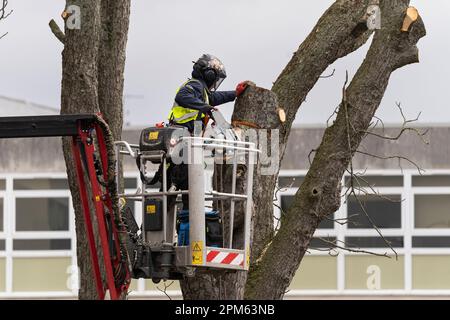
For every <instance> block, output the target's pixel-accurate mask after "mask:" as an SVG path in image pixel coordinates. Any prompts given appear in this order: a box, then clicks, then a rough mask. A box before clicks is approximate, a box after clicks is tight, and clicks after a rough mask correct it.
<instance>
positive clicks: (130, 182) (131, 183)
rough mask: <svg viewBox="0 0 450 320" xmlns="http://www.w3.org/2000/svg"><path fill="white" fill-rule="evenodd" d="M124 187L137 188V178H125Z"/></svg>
mask: <svg viewBox="0 0 450 320" xmlns="http://www.w3.org/2000/svg"><path fill="white" fill-rule="evenodd" d="M124 187H125V189H136V188H137V180H136V178H125V179H124Z"/></svg>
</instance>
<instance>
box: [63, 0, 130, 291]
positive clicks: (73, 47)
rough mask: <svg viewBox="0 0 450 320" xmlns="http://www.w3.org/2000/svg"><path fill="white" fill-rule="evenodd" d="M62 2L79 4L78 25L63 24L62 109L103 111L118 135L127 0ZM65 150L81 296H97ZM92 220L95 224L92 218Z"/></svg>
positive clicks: (69, 157)
mask: <svg viewBox="0 0 450 320" xmlns="http://www.w3.org/2000/svg"><path fill="white" fill-rule="evenodd" d="M66 5H67V6H69V5H77V6H79V7H80V9H81V28H80V29H79V30H78V29H74V30H71V29H69V28H67V26H66V28H65V37H64V50H63V53H62V65H63V74H62V88H61V113H62V114H70V113H97V112H99V111H101V112H102V113H103V115H104V118H105V120H106V121H107V123H108V124H109V126H110V129H111V131H112V133H113V136H114V138H115V139H118V138H120V135H121V131H122V95H123V71H124V65H125V46H126V42H127V32H128V23H129V13H130V11H129V7H130V2H129V0H114V1H112V0H110V1H107V0H103V1H101V0H73V1H66ZM63 151H64V157H65V161H66V168H67V175H68V179H69V186H70V191H71V194H72V200H73V206H74V211H75V226H76V235H77V260H78V266H79V269H80V289H79V298H80V299H96V298H98V297H97V292H96V287H95V281H93V273H92V266H91V257H90V253H89V248H88V242H87V237H86V227H85V223H84V216H83V211H82V207H81V200H80V194H79V190H78V184H77V178H76V172H75V169H74V168H75V166H74V162H73V158H72V149H71V139H63ZM113 198H114V197H113ZM93 220H94V223H95V217H93Z"/></svg>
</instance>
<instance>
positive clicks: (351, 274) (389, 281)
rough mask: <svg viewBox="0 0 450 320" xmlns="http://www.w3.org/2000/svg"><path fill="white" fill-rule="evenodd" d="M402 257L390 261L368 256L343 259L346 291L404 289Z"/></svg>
mask: <svg viewBox="0 0 450 320" xmlns="http://www.w3.org/2000/svg"><path fill="white" fill-rule="evenodd" d="M403 260H404V259H403V256H399V257H398V260H396V259H395V257H391V259H389V258H386V257H376V256H370V255H348V256H346V257H345V288H346V289H366V290H380V289H402V288H403V287H404V267H403V263H404V261H403Z"/></svg>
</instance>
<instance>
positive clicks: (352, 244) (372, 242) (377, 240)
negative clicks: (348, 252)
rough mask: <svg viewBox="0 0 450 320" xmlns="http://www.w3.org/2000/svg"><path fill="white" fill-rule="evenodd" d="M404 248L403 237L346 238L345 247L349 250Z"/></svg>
mask: <svg viewBox="0 0 450 320" xmlns="http://www.w3.org/2000/svg"><path fill="white" fill-rule="evenodd" d="M386 242H388V244H389V245H390V246H391V247H392V248H402V247H403V237H384V239H383V238H381V237H379V236H377V237H346V238H345V245H346V247H347V248H389V245H388V244H387V243H386Z"/></svg>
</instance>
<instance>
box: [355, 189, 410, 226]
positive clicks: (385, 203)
mask: <svg viewBox="0 0 450 320" xmlns="http://www.w3.org/2000/svg"><path fill="white" fill-rule="evenodd" d="M360 202H361V204H362V206H363V208H364V209H363V208H361V205H360ZM347 206H348V208H347V214H348V217H349V223H348V228H349V229H371V228H373V226H372V223H371V222H370V220H372V221H373V222H374V224H375V225H376V226H377V227H378V228H401V197H400V196H399V195H383V197H380V196H377V195H363V196H358V199H356V198H355V197H354V196H350V197H348V204H347ZM366 213H367V215H368V216H369V217H370V220H369V218H368V217H367V215H366Z"/></svg>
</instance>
